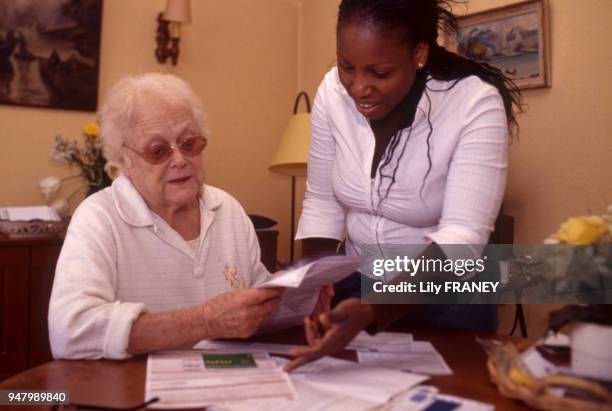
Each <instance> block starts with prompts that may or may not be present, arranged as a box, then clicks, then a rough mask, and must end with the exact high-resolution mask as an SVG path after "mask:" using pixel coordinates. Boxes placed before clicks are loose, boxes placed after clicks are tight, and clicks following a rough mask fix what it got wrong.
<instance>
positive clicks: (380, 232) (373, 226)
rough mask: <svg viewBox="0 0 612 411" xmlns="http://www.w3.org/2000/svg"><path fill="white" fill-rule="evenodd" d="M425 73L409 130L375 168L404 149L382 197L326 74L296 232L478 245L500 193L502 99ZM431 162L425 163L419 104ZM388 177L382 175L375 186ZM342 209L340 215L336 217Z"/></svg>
mask: <svg viewBox="0 0 612 411" xmlns="http://www.w3.org/2000/svg"><path fill="white" fill-rule="evenodd" d="M452 84H453V83H452V82H441V81H437V80H433V79H429V81H428V82H427V89H426V90H425V92H424V93H423V96H422V98H421V100H420V102H419V104H418V107H417V112H416V116H415V120H414V123H413V126H412V132H411V135H410V138H409V139H407V138H408V134H409V130H408V129H407V130H404V131H403V133H402V136H401V141H400V143H399V145H398V148H397V150H396V152H395V154H394V157H393V159H392V161H391V164H390V167H389V168H387V169H385V174H391V168H392V167H395V165H396V164H397V162H398V153H399V152H400V151H401V149H402V147H403V145H404V144H406V146H405V154H404V156H403V158H402V159H401V161H399V166H398V169H397V174H396V176H397V181H396V183H395V184H394V185H393V186H392V188H391V190H390V193H389V196H388V198H387V199H386V200H384V201H382V200H381V197H383V196H381V195H379V192H378V190H377V188H378V187H379V182H380V170H378V171H377V173H376V177H375V178H374V179H371V178H370V170H371V167H372V158H373V153H374V145H375V140H374V134H373V133H372V130H371V128H370V125H369V123H368V120H367V119H366V118H365V117H364V116H363V115H362V114H360V113H359V112H358V111H357V109H356V107H355V103H354V101H353V100H352V99H351V97H350V96H349V95H348V93H347V92H346V90H345V88H344V87H343V86H342V84H341V83H340V80H339V77H338V69H337V68H333V69H332V70H331V71H329V72H328V73H327V75H326V76H325V79H324V80H323V82H322V83H321V85H320V86H319V89H318V92H317V96H316V98H315V102H314V107H313V111H312V127H311V139H310V157H309V159H308V180H307V191H306V196H305V200H304V203H303V210H302V215H301V218H300V223H299V227H298V231H297V235H296V238H297V239H304V238H310V237H326V238H335V239H338V240H343V239H344V237H345V230H346V233H347V244H346V245H347V252H348V253H349V254H357V253H359V249H358V246H359V245H363V244H377V243H379V244H427V243H429V242H431V241H435V242H437V243H439V244H485V243H486V242H487V241H488V237H489V234H490V233H491V231H492V229H493V225H494V222H495V218H496V216H497V214H498V212H499V208H500V205H501V201H502V198H503V195H504V190H505V183H506V169H507V145H508V130H507V123H506V115H505V112H504V106H503V102H502V99H501V97H500V95H499V93H498V91H497V89H495V88H494V87H493V86H491V85H489V84H487V83H485V82H483V81H482V80H480V79H479V78H477V77H475V76H470V77H467V78H464V79H462V80H461V81H459V82H458V83H457V84H456V85H455V86H454V87H452V88H451V85H452ZM428 111H430V120H431V123H432V125H433V134H432V135H431V138H430V143H431V152H430V155H431V161H432V169H431V172H430V173H429V175H428V176H427V178H426V179H425V185H424V187H423V191H422V196H421V195H420V193H419V192H420V189H421V185H422V183H423V179H424V178H425V174H426V172H427V168H428V160H427V134H428V133H429V125H428V121H427V112H428ZM387 185H388V183H387V180H385V181H384V182H383V191H384V188H385V187H386V186H387ZM345 212H346V216H345Z"/></svg>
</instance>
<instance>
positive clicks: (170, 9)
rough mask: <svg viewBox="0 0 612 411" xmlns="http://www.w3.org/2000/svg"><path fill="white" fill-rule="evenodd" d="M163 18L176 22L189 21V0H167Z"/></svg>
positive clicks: (187, 22)
mask: <svg viewBox="0 0 612 411" xmlns="http://www.w3.org/2000/svg"><path fill="white" fill-rule="evenodd" d="M167 1H168V2H167V3H166V11H165V12H164V19H165V20H168V21H173V22H177V23H183V24H189V23H191V7H190V5H189V0H167Z"/></svg>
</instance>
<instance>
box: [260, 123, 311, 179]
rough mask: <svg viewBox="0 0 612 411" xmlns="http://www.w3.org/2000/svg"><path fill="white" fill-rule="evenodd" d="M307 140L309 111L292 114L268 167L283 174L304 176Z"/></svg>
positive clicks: (308, 139)
mask: <svg viewBox="0 0 612 411" xmlns="http://www.w3.org/2000/svg"><path fill="white" fill-rule="evenodd" d="M309 141H310V113H301V114H295V115H293V117H291V120H289V124H288V125H287V128H286V129H285V133H284V134H283V137H282V138H281V141H280V143H279V144H278V150H277V151H276V155H275V156H274V160H273V161H272V164H270V167H268V169H269V170H270V171H271V172H273V173H276V174H282V175H285V176H295V177H305V176H306V163H307V162H308V143H309Z"/></svg>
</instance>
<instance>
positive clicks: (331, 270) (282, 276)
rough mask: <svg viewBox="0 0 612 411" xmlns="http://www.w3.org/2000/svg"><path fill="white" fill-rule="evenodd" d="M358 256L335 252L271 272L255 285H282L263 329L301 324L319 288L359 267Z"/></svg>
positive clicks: (312, 306)
mask: <svg viewBox="0 0 612 411" xmlns="http://www.w3.org/2000/svg"><path fill="white" fill-rule="evenodd" d="M359 261H360V260H359V258H358V257H347V256H341V255H334V256H330V257H325V258H321V259H318V260H315V261H313V262H311V263H308V264H305V265H302V266H300V267H296V268H291V269H289V270H286V271H281V272H280V273H278V274H276V275H274V276H273V277H272V278H271V279H269V280H268V281H266V282H264V283H261V284H258V285H256V286H255V288H270V287H284V288H287V290H285V292H284V293H283V297H282V300H281V303H280V305H279V307H278V308H277V310H276V311H275V312H274V313H272V315H271V316H270V318H269V319H268V320H267V321H266V322H265V323H264V325H263V326H262V330H264V331H271V330H276V329H279V328H286V327H291V326H294V325H299V324H302V323H303V321H304V317H306V316H308V315H310V314H311V313H312V311H313V310H314V308H315V305H316V303H317V300H318V297H319V289H320V288H321V287H322V286H324V285H328V284H333V283H335V282H338V281H340V280H342V279H343V278H345V277H348V276H349V275H350V274H352V273H353V272H355V270H357V268H358V267H359Z"/></svg>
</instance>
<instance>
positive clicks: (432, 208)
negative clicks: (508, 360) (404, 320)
mask: <svg viewBox="0 0 612 411" xmlns="http://www.w3.org/2000/svg"><path fill="white" fill-rule="evenodd" d="M450 3H451V1H449V0H342V1H341V3H340V7H339V13H338V22H337V32H336V37H337V43H336V52H337V66H336V67H334V68H333V69H332V70H330V71H329V72H328V73H327V74H326V76H325V78H324V80H323V82H322V83H321V85H320V86H319V89H318V91H317V96H316V98H315V103H314V108H313V112H312V127H311V142H310V157H309V162H308V181H307V191H306V196H305V200H304V204H303V211H302V215H301V218H300V225H299V228H298V233H297V238H298V239H302V240H303V241H302V246H303V252H304V254H305V255H314V254H319V253H325V252H333V251H334V250H335V249H336V248H337V246H338V243H339V242H340V241H344V244H345V250H346V253H347V254H349V255H356V254H359V253H360V248H359V247H360V246H361V245H367V244H378V245H379V246H380V245H385V244H422V245H423V248H424V249H425V251H424V255H427V256H430V257H439V258H444V255H445V254H444V252H443V248H444V245H446V244H464V245H467V246H468V247H469V246H470V245H482V244H486V243H487V241H488V238H489V235H490V233H491V232H492V230H493V226H494V222H495V219H496V216H497V214H498V212H499V209H500V206H501V201H502V198H503V195H504V190H505V184H506V169H507V146H508V135H509V134H510V133H509V131H511V130H513V129H515V128H517V123H516V119H515V113H517V112H519V111H520V108H521V104H520V94H519V93H518V91H517V89H516V87H515V86H514V85H513V83H512V82H511V81H510V80H509V79H507V78H506V77H505V76H504V74H503V73H502V72H501V71H499V70H498V69H495V68H493V67H491V66H489V65H486V64H481V63H477V62H474V61H471V60H468V59H465V58H463V57H460V56H458V55H457V54H454V53H452V52H449V51H447V50H446V49H444V48H443V47H441V46H439V45H438V43H437V36H438V32H439V31H440V30H441V31H445V32H447V33H452V32H453V31H455V30H456V28H457V24H456V18H455V16H454V15H453V14H452V12H451V10H450ZM452 3H454V2H452ZM359 284H360V275H359V273H356V274H355V275H354V276H353V277H349V278H348V279H347V280H344V281H343V282H341V283H340V284H336V298H337V297H345V299H344V300H342V301H340V303H339V304H338V305H337V306H336V307H335V308H334V310H332V311H330V312H328V313H324V314H321V315H320V316H319V318H316V319H314V320H312V321H311V320H309V319H307V320H306V334H307V336H308V339H309V342H310V344H311V347H309V348H307V349H304V350H297V351H296V352H295V354H296V355H297V356H298V357H297V358H296V359H295V360H294V361H293V362H292V363H290V364H289V366H288V367H287V368H288V369H292V368H295V367H296V366H299V365H301V364H303V363H306V362H308V361H311V360H313V359H315V358H318V357H319V356H321V355H325V354H329V353H331V352H333V351H336V350H338V349H341V348H343V347H344V346H345V345H346V343H348V342H349V341H350V340H351V339H352V338H353V337H354V336H355V335H356V334H357V333H358V332H359V331H360V330H362V329H364V328H366V327H369V329H371V330H373V331H378V330H382V329H384V328H385V327H386V326H388V325H390V324H391V323H392V322H394V321H395V320H396V319H398V318H400V317H401V316H402V315H405V314H406V313H409V312H410V313H411V315H414V316H415V318H416V317H419V316H420V317H421V318H427V319H426V321H427V322H428V323H429V324H430V325H436V326H450V327H456V328H457V327H459V328H461V327H463V328H466V324H452V323H448V324H447V323H445V321H446V320H448V319H449V318H450V319H459V320H463V322H464V323H465V320H466V318H468V319H469V320H470V321H471V323H472V324H469V323H468V324H467V328H480V329H491V328H494V327H495V323H496V316H495V307H494V306H489V307H487V306H452V305H451V306H424V307H418V308H417V309H414V310H413V309H411V307H414V306H409V305H402V306H392V305H391V306H390V305H369V304H361V302H360V301H359V299H358V298H354V297H357V296H358V295H359V292H360V285H359ZM339 294H342V295H339ZM346 297H353V298H346ZM337 299H338V298H337ZM340 299H341V298H340ZM462 310H463V311H465V310H468V311H469V312H465V313H462Z"/></svg>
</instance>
